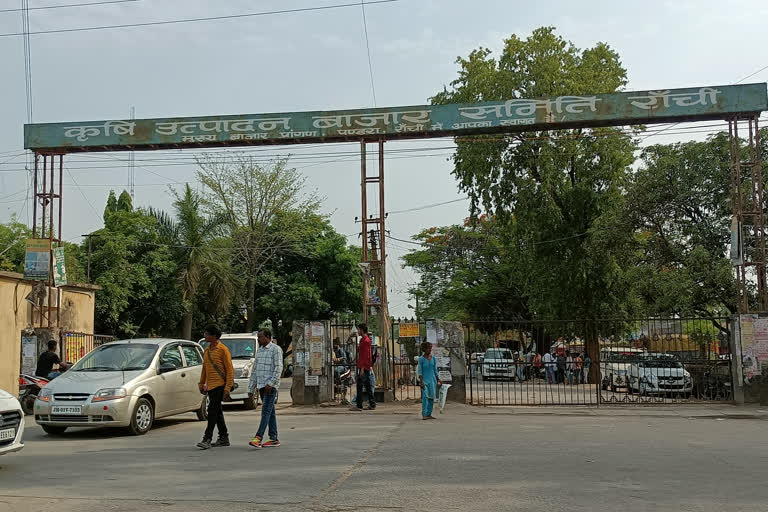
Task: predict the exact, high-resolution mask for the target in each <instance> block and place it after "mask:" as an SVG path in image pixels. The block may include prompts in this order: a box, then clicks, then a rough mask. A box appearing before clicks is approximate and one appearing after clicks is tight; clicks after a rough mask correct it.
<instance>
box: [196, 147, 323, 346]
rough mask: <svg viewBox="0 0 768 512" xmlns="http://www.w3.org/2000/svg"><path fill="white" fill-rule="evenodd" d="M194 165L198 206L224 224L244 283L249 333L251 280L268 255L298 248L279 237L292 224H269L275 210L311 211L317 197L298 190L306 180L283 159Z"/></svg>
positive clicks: (242, 157)
mask: <svg viewBox="0 0 768 512" xmlns="http://www.w3.org/2000/svg"><path fill="white" fill-rule="evenodd" d="M198 167H199V169H198V177H199V179H200V181H201V182H202V183H203V185H204V186H205V188H206V190H205V193H204V196H203V198H204V199H203V204H204V205H205V207H206V209H207V211H208V213H209V215H211V216H215V215H223V216H224V217H225V218H226V222H227V224H228V228H229V235H230V237H231V239H232V261H233V263H234V266H235V267H236V268H237V269H239V271H240V272H241V273H242V275H243V276H244V278H245V282H246V285H245V290H246V293H245V303H246V305H247V310H248V313H247V315H248V316H247V323H246V329H247V330H248V331H252V330H253V328H254V320H255V310H256V281H257V279H258V278H259V276H260V275H261V274H262V272H263V271H264V268H265V266H266V265H267V264H268V263H269V262H270V261H271V260H272V259H273V258H275V257H277V256H278V255H283V254H284V253H285V252H286V251H292V250H293V251H297V250H300V249H301V248H300V247H297V246H296V245H295V241H293V240H292V239H291V237H286V235H285V233H286V231H285V230H288V231H290V230H292V229H294V226H290V225H285V226H284V230H282V231H280V232H276V231H275V230H273V229H272V226H273V223H274V222H275V220H276V218H277V217H278V216H279V215H281V214H285V213H298V214H303V213H312V212H314V211H316V210H317V209H318V208H319V206H320V201H319V199H318V198H317V196H316V195H315V194H314V193H306V192H305V191H304V187H305V183H306V179H305V178H304V176H302V174H301V173H300V172H299V171H297V170H296V169H293V168H289V167H288V161H287V159H277V160H275V161H273V162H271V163H269V164H267V165H262V164H261V163H259V161H258V160H256V158H255V157H253V156H251V155H245V154H240V155H237V156H235V158H234V162H233V161H232V160H231V159H229V158H228V159H226V160H225V159H218V158H215V157H212V156H210V155H209V156H206V157H204V158H202V159H200V160H199V161H198ZM300 217H301V216H300V215H299V216H296V217H288V218H289V219H290V218H295V219H298V218H300ZM286 240H288V241H287V242H286Z"/></svg>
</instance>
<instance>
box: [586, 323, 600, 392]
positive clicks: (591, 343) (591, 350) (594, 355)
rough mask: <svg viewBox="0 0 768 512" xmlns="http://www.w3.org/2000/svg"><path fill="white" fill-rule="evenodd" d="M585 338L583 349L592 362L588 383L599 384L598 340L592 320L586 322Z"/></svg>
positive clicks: (595, 326)
mask: <svg viewBox="0 0 768 512" xmlns="http://www.w3.org/2000/svg"><path fill="white" fill-rule="evenodd" d="M586 327H587V328H586V331H587V338H586V345H585V347H584V349H585V350H586V351H587V354H589V358H590V359H591V360H592V364H591V366H590V367H589V383H590V385H592V384H598V385H599V384H600V338H599V333H598V332H597V324H596V323H595V321H594V320H588V321H587V326H586Z"/></svg>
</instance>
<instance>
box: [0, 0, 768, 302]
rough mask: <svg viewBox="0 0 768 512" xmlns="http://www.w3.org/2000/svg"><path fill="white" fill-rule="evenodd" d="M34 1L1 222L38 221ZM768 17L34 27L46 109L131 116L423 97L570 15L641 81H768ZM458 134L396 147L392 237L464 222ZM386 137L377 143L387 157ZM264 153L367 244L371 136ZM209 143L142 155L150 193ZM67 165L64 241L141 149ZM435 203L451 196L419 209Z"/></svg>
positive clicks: (337, 16)
mask: <svg viewBox="0 0 768 512" xmlns="http://www.w3.org/2000/svg"><path fill="white" fill-rule="evenodd" d="M97 1H99V0H77V1H75V0H44V1H43V0H40V1H37V0H31V1H30V2H29V5H30V7H31V8H35V7H48V6H54V5H63V4H77V3H86V2H97ZM345 3H349V4H352V3H355V1H354V0H347V1H346V2H345V1H344V0H279V1H278V0H251V1H245V0H216V1H210V0H209V1H204V0H136V1H122V2H114V3H109V4H104V5H93V6H79V7H68V8H58V9H33V10H31V11H30V23H29V25H30V30H31V31H32V32H35V31H45V30H58V29H69V28H81V27H93V26H104V25H119V24H132V23H144V22H155V21H164V20H178V19H189V18H200V17H212V16H227V15H235V14H243V13H254V12H266V11H273V10H286V9H301V8H309V7H320V6H332V5H338V4H345ZM20 5H21V2H20V1H19V0H0V63H1V64H2V68H1V71H0V222H7V221H8V220H10V218H11V217H12V215H17V216H18V218H19V220H21V221H22V222H27V223H31V203H30V201H29V200H28V199H25V198H26V193H27V192H26V191H27V182H28V175H27V172H26V171H25V170H24V166H25V159H26V156H25V155H24V153H23V125H24V123H25V122H26V119H27V110H26V102H27V98H26V94H25V74H24V50H23V48H24V47H23V39H22V38H21V37H19V36H5V35H4V34H13V33H18V32H20V31H21V30H22V23H21V14H20V12H18V11H9V12H2V11H4V10H6V9H18V8H19V7H20ZM766 19H768V2H766V1H765V0H738V1H737V0H733V1H728V0H719V1H711V0H674V1H667V0H647V1H645V2H616V1H615V0H612V1H608V0H605V1H601V0H591V1H590V0H582V1H579V2H573V1H566V0H561V1H554V0H549V1H547V0H537V1H536V2H531V1H526V2H523V1H518V0H473V1H467V0H398V1H395V2H389V3H380V4H375V5H368V6H366V7H365V25H364V23H363V9H362V7H361V6H359V5H353V6H347V7H339V8H331V9H325V10H313V11H306V12H294V13H284V14H274V15H264V16H252V17H241V18H236V19H227V20H216V21H201V22H196V23H183V24H168V25H159V26H146V27H132V28H119V29H108V30H95V31H77V32H68V33H54V34H36V35H31V36H30V41H31V51H30V55H31V70H32V105H33V121H34V122H63V121H67V122H70V121H86V120H100V119H125V118H128V117H129V113H130V110H131V108H132V107H133V108H134V109H135V113H136V117H137V118H152V117H173V116H199V115H224V114H256V113H266V112H292V111H303V110H330V109H347V108H349V109H352V108H365V107H373V106H379V107H388V106H397V105H418V104H424V103H427V102H428V100H429V97H430V96H432V95H434V94H435V93H436V92H438V91H440V90H441V89H442V88H443V86H444V85H446V84H449V83H450V81H451V80H453V79H454V78H455V77H456V73H457V69H458V68H457V65H456V63H455V61H456V58H457V57H459V56H466V55H468V54H469V52H470V51H472V50H473V49H475V48H477V47H479V46H484V47H487V48H490V49H491V50H493V51H494V54H495V55H498V51H499V50H500V49H501V47H502V46H503V41H504V39H505V38H507V37H509V36H510V35H512V34H516V35H518V36H519V37H523V38H524V37H527V36H528V35H530V33H531V32H532V31H533V30H534V29H535V28H537V27H540V26H554V27H555V28H556V29H557V32H558V34H559V35H561V36H562V37H564V38H565V39H567V40H570V41H572V42H573V43H574V44H575V45H576V46H577V47H580V48H586V47H591V46H593V45H594V44H595V43H597V42H599V41H602V42H606V43H608V44H609V45H610V46H611V47H612V48H613V49H615V50H616V51H617V52H618V53H619V55H620V56H621V59H622V62H623V65H624V66H625V67H626V68H627V70H628V75H629V85H628V89H629V90H645V89H666V88H675V87H694V86H707V85H727V84H731V83H735V82H737V81H739V80H742V83H752V82H765V81H767V80H768V55H765V53H764V52H763V51H761V50H762V49H763V48H766V47H768V31H766V30H764V22H765V20H766ZM366 28H367V33H368V42H369V47H370V69H369V59H368V50H367V46H366V35H365V30H366ZM764 67H765V69H762V68H764ZM371 70H372V72H371ZM758 70H760V71H759V72H757V73H755V72H756V71H758ZM753 73H754V74H753ZM371 74H372V75H373V80H371ZM752 74H753V75H752ZM748 75H752V76H749V78H745V77H747V76H748ZM374 98H375V99H374ZM709 125H711V122H710V123H708V125H707V126H709ZM694 126H695V125H694ZM664 128H665V127H664ZM708 129H714V128H703V129H702V130H701V131H699V132H696V133H692V132H689V131H688V125H680V126H675V127H672V128H670V129H668V130H667V131H665V132H662V133H661V134H659V135H655V136H653V137H649V138H648V139H646V140H645V141H644V144H651V143H661V142H664V143H667V142H673V141H683V140H689V139H692V138H699V139H700V138H702V137H705V136H706V134H707V133H706V132H707V130H708ZM681 132H684V133H681ZM452 147H453V144H452V143H451V142H450V141H448V140H445V139H436V140H420V141H407V142H388V143H387V144H386V147H385V156H386V157H387V159H386V163H385V169H386V170H385V178H386V179H385V194H386V198H385V209H386V211H387V212H389V213H390V215H389V217H388V219H387V228H388V230H389V231H390V234H391V236H392V237H394V238H398V239H402V240H409V239H410V238H411V237H412V236H413V235H415V234H416V233H418V232H419V231H420V230H421V229H423V228H426V227H431V226H438V225H448V224H454V223H460V222H461V221H462V220H463V219H464V218H465V217H466V216H467V206H468V201H467V200H462V197H464V195H463V194H462V193H461V192H460V191H459V189H458V187H457V183H456V180H455V179H454V177H453V176H452V174H451V171H452V164H451V162H450V155H451V152H452ZM373 149H374V148H373V146H370V150H369V151H370V154H369V157H370V158H374V159H375V158H376V155H375V154H374V153H373V151H372V150H373ZM413 149H417V151H403V150H413ZM251 151H253V152H254V154H256V155H259V157H263V158H265V159H267V158H269V157H272V156H276V155H282V156H285V155H291V158H290V161H291V162H292V165H293V166H295V167H297V168H299V169H301V170H302V172H303V173H304V174H305V175H306V177H307V180H308V186H309V187H311V188H312V189H314V190H316V191H317V192H318V194H319V195H320V196H322V197H324V198H325V201H324V209H325V211H326V213H328V214H329V215H330V219H331V222H332V224H333V225H334V227H335V228H336V230H337V231H339V232H340V233H343V234H345V235H349V236H348V239H349V241H350V243H359V239H358V237H357V235H356V233H358V232H359V230H360V226H359V224H357V223H356V222H355V217H359V216H360V158H359V153H358V152H359V144H326V145H322V146H320V145H307V146H292V147H289V148H283V147H276V146H269V147H261V148H257V149H254V150H251ZM194 154H195V153H193V152H189V151H185V152H180V151H174V152H140V153H136V155H135V160H136V167H135V184H136V188H135V201H134V204H135V205H137V206H150V205H151V206H154V207H156V208H161V209H163V208H164V209H169V208H170V203H171V199H170V198H171V195H170V191H169V187H180V186H182V184H183V183H185V182H189V183H192V184H194V183H195V181H196V180H195V166H194ZM371 163H372V164H373V161H372V162H371ZM65 168H66V172H65V174H64V178H65V188H64V201H63V226H64V227H63V238H64V239H65V240H71V241H73V242H78V241H79V240H80V237H81V235H82V234H84V233H88V232H90V231H93V230H95V229H98V228H100V227H101V216H102V211H103V209H104V204H105V201H106V198H107V195H108V194H109V191H110V189H115V190H116V191H118V193H119V191H121V190H122V189H124V188H126V187H127V183H128V163H127V153H110V154H101V153H95V154H88V155H71V156H68V157H65ZM436 203H448V204H442V205H440V206H431V207H428V208H421V207H424V206H430V205H435V204H436ZM373 206H374V207H375V206H376V203H375V202H374V205H373ZM403 210H411V211H403ZM414 247H415V246H414V245H411V244H408V243H406V242H401V241H397V240H389V241H388V252H389V258H388V262H387V272H388V280H389V285H388V288H389V300H390V313H391V314H392V315H394V316H396V317H397V316H411V314H412V310H410V309H408V306H409V305H413V304H414V303H413V301H412V300H411V298H410V297H409V296H408V294H407V290H408V288H409V287H410V286H412V285H413V284H414V283H415V282H416V281H417V276H415V275H414V274H413V273H412V272H410V271H409V269H405V268H402V262H401V261H400V258H401V257H402V255H403V254H405V253H407V252H408V251H409V250H411V249H413V248H414ZM2 249H4V248H0V250H2Z"/></svg>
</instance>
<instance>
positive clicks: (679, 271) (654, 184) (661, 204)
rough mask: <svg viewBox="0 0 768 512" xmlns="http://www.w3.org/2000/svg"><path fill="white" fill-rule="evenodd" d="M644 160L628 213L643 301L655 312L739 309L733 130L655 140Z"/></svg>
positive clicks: (634, 270)
mask: <svg viewBox="0 0 768 512" xmlns="http://www.w3.org/2000/svg"><path fill="white" fill-rule="evenodd" d="M767 135H768V134H767ZM641 161H642V167H641V168H640V169H639V170H638V172H636V173H635V175H634V176H633V178H632V180H631V183H630V184H629V187H628V193H627V196H628V198H629V205H628V211H627V215H628V217H629V219H630V220H631V222H632V224H633V225H634V226H635V227H636V229H637V235H636V239H637V242H638V249H637V251H636V253H635V257H634V258H633V261H632V262H631V269H630V275H631V277H632V281H633V282H634V287H633V291H634V294H635V298H636V300H637V302H638V304H639V305H640V307H641V308H642V309H644V310H647V311H649V312H651V313H655V314H669V313H671V312H675V313H682V314H687V315H702V314H703V315H709V314H710V313H711V312H712V311H713V310H728V311H730V312H731V313H734V312H736V310H737V308H736V303H735V297H736V283H735V280H734V278H733V273H732V267H731V262H730V261H729V259H728V254H727V252H726V250H727V247H728V245H729V243H730V220H731V205H730V186H731V184H730V168H729V166H730V153H729V145H728V136H727V134H724V133H720V134H717V135H714V136H712V137H710V138H709V139H708V140H707V141H705V142H686V143H678V144H670V145H655V146H651V147H648V148H646V149H645V150H644V151H643V153H642V156H641Z"/></svg>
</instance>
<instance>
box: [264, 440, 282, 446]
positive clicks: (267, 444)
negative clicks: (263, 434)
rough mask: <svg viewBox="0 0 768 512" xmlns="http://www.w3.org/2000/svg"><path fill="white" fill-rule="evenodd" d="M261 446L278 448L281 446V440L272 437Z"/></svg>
mask: <svg viewBox="0 0 768 512" xmlns="http://www.w3.org/2000/svg"><path fill="white" fill-rule="evenodd" d="M261 446H262V447H263V448H277V447H278V446H280V441H278V440H277V439H270V440H269V441H267V442H266V443H262V445H261Z"/></svg>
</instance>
